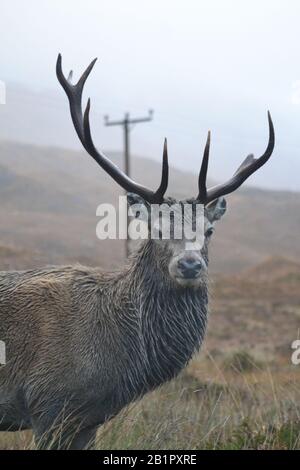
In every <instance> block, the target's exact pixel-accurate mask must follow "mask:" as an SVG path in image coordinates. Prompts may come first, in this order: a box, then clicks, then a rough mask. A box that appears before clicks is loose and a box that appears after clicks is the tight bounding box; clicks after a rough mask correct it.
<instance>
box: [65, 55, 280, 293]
mask: <svg viewBox="0 0 300 470" xmlns="http://www.w3.org/2000/svg"><path fill="white" fill-rule="evenodd" d="M95 62H96V59H94V60H93V61H92V62H91V64H90V65H89V66H88V67H87V69H86V70H85V72H84V73H83V74H82V76H81V77H80V79H79V80H78V82H77V83H76V84H72V83H71V79H72V71H71V72H70V74H69V76H68V78H66V77H65V76H64V74H63V72H62V59H61V55H60V54H59V55H58V58H57V64H56V74H57V78H58V80H59V82H60V84H61V85H62V87H63V89H64V90H65V92H66V94H67V97H68V99H69V104H70V112H71V117H72V121H73V124H74V127H75V130H76V133H77V135H78V137H79V139H80V141H81V143H82V145H83V147H84V148H85V150H86V151H87V152H88V153H89V155H90V156H91V157H92V158H93V159H94V160H95V161H96V162H97V163H98V165H100V166H101V168H103V169H104V170H105V171H106V172H107V173H108V174H109V175H110V176H111V177H112V178H113V179H114V180H115V181H116V182H117V183H118V184H119V185H120V186H121V187H122V188H124V189H125V191H126V192H127V193H128V203H129V205H130V206H134V205H135V206H136V205H138V207H142V206H143V207H144V208H146V211H144V210H143V211H142V210H137V211H136V212H135V216H136V217H138V218H143V217H144V218H145V213H146V215H147V222H148V229H149V232H151V230H152V229H153V227H152V226H151V224H152V225H153V223H154V224H155V223H156V222H157V221H156V220H154V221H153V220H152V222H151V224H149V213H150V211H151V206H152V205H153V204H166V205H168V206H174V204H175V203H176V202H178V203H179V206H182V205H184V204H188V205H192V206H193V205H197V204H201V205H202V206H203V207H204V217H203V234H204V237H203V243H202V245H201V247H196V246H195V249H191V248H190V247H189V249H187V242H188V241H187V240H186V239H185V238H184V237H182V238H181V239H177V238H176V237H174V227H171V230H170V238H169V239H168V240H164V239H162V237H158V239H157V240H154V241H153V240H152V243H154V244H155V245H156V248H157V252H158V259H159V260H160V265H161V269H164V270H165V274H166V275H169V277H170V280H171V281H172V282H175V283H176V284H178V285H179V286H183V287H198V286H200V285H201V283H202V282H203V280H204V279H205V277H206V274H207V265H208V255H207V252H208V244H209V240H210V238H211V235H212V233H213V231H214V225H215V222H216V221H217V220H219V219H220V218H221V217H222V216H223V214H224V213H225V211H226V201H225V199H224V196H225V195H226V194H229V193H232V192H233V191H235V190H236V189H237V188H239V187H240V186H241V185H242V183H243V182H244V181H245V180H246V179H247V178H248V177H249V176H250V175H252V173H254V172H255V171H256V170H258V169H259V168H260V167H261V166H262V165H264V164H265V163H266V162H267V161H268V159H269V158H270V156H271V154H272V152H273V149H274V144H275V135H274V127H273V123H272V119H271V115H270V113H269V112H268V123H269V142H268V146H267V148H266V151H265V152H264V154H263V155H262V156H261V157H259V158H254V156H253V155H252V154H251V155H248V156H247V157H246V159H245V160H244V161H243V163H242V164H241V165H240V166H239V168H238V169H237V171H236V172H235V173H234V175H233V176H232V177H231V178H230V179H229V180H228V181H227V182H225V183H223V184H219V185H216V186H214V187H212V188H209V189H207V186H206V177H207V169H208V160H209V150H210V132H209V133H208V137H207V141H206V145H205V149H204V154H203V159H202V164H201V169H200V173H199V179H198V195H197V196H196V197H193V198H190V199H188V200H186V201H176V200H175V199H173V198H168V197H165V193H166V190H167V187H168V175H169V165H168V151H167V141H166V140H165V142H164V148H163V159H162V173H161V181H160V184H159V186H158V188H157V190H156V191H152V190H150V189H148V188H146V187H145V186H142V185H140V184H138V183H137V182H135V181H134V180H132V179H131V178H130V177H129V176H127V175H126V174H125V173H124V172H123V171H121V170H120V169H119V168H118V167H117V166H116V165H115V164H114V163H112V162H111V161H110V159H109V158H108V157H107V156H106V155H105V154H104V153H103V152H101V151H99V150H97V149H96V147H95V145H94V143H93V139H92V136H91V128H90V99H88V102H87V105H86V108H85V111H84V112H83V110H82V91H83V88H84V84H85V82H86V79H87V78H88V76H89V74H90V72H91V70H92V68H93V66H94V64H95ZM192 219H193V217H192V218H191V220H189V221H188V222H189V223H190V224H192V223H193V220H192ZM176 220H178V219H177V218H176ZM185 222H186V217H185V215H184V214H183V213H182V224H184V223H185ZM177 223H178V222H177ZM172 234H173V235H172Z"/></svg>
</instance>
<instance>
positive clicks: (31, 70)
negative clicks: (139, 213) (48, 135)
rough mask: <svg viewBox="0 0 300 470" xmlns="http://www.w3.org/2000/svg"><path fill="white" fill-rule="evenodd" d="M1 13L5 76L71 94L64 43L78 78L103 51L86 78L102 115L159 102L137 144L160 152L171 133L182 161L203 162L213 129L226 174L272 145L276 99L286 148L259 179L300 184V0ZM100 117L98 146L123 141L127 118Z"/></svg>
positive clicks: (110, 0) (92, 0)
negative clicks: (110, 122)
mask: <svg viewBox="0 0 300 470" xmlns="http://www.w3.org/2000/svg"><path fill="white" fill-rule="evenodd" d="M0 15H1V18H0V21H1V43H0V57H1V72H0V79H1V80H3V81H6V82H8V83H9V82H11V81H14V82H16V81H17V82H20V83H22V84H24V85H27V86H29V87H30V88H31V89H32V90H44V89H45V90H52V91H51V93H54V95H56V94H57V96H59V97H60V98H61V94H62V90H61V88H60V86H59V85H58V83H57V80H56V77H55V73H54V70H55V61H56V57H57V53H58V52H61V53H62V54H63V65H64V68H65V70H66V72H67V71H68V70H69V69H70V68H73V69H74V73H75V77H77V76H78V74H79V73H81V72H82V71H83V69H84V68H85V67H86V66H87V65H88V63H89V62H90V60H91V59H93V58H94V57H96V56H97V57H99V61H98V63H97V64H96V66H95V69H94V70H93V72H92V75H91V77H90V78H89V81H88V82H87V85H86V88H87V89H88V94H89V95H91V97H92V107H93V109H94V110H95V111H96V112H97V116H98V117H99V115H100V117H101V119H102V115H103V114H109V115H110V117H111V118H112V119H119V118H120V117H122V116H123V113H124V112H125V111H130V112H131V114H132V115H133V116H140V115H144V114H145V113H146V114H147V111H148V109H149V108H153V109H154V111H155V112H154V121H153V123H151V124H142V125H139V126H137V127H136V128H135V129H134V130H133V132H132V151H133V152H134V153H136V154H139V155H145V156H150V157H153V158H155V159H160V158H161V153H162V144H163V137H164V136H167V137H168V143H169V156H170V160H171V162H172V163H173V164H175V165H177V166H179V167H182V168H187V169H189V170H191V169H193V170H194V171H198V168H199V164H200V159H201V155H202V151H203V146H204V144H205V139H206V133H207V130H208V129H211V131H212V149H211V166H210V174H211V176H213V177H214V178H217V179H219V180H224V179H225V178H227V177H228V176H229V174H230V173H231V172H232V171H233V170H234V169H235V168H236V166H237V165H238V164H239V163H240V161H241V160H242V159H243V158H244V157H245V156H246V155H247V154H248V153H250V152H254V153H255V154H256V155H257V154H259V153H262V152H263V151H264V149H265V146H266V144H267V135H268V134H267V119H266V111H267V109H270V110H271V113H272V116H273V120H274V125H275V130H276V137H277V145H276V153H275V154H274V158H273V159H272V161H271V162H270V163H269V164H268V167H265V168H263V169H262V170H260V172H259V174H257V175H255V176H254V177H252V178H251V181H250V183H251V184H258V185H260V186H267V187H273V188H291V189H299V190H300V178H299V174H300V156H299V149H300V133H299V129H300V27H299V23H300V2H299V1H298V0H295V1H294V0H286V1H282V0H281V1H279V0H277V1H276V0H272V1H269V0H260V1H258V0H252V1H251V2H244V1H241V0H209V1H208V0H205V1H203V0H198V1H196V0H185V1H174V0H172V1H171V0H160V1H157V0H152V1H151V2H150V1H141V0H139V1H137V0H126V1H121V0H118V1H117V0H107V1H105V2H104V1H99V0H98V1H97V0H84V1H81V2H79V1H77V2H75V1H74V0H72V1H70V0H61V1H58V0H26V1H23V0H2V1H1V12H0ZM297 81H298V82H297ZM0 111H1V109H0ZM67 118H68V117H66V119H67ZM101 122H102V120H101ZM95 124H96V125H95V126H94V127H97V129H95V131H94V134H96V137H95V140H97V143H98V145H99V143H100V142H101V145H102V147H104V148H106V149H113V150H118V149H121V148H122V138H121V137H122V134H121V130H120V129H119V128H114V129H113V128H104V127H102V125H101V126H100V125H99V119H98V120H97V122H95ZM99 131H100V132H99ZM51 143H52V144H53V145H56V142H51ZM75 143H76V139H75V137H74V144H75ZM76 145H77V144H76Z"/></svg>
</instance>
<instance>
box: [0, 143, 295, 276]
mask: <svg viewBox="0 0 300 470" xmlns="http://www.w3.org/2000/svg"><path fill="white" fill-rule="evenodd" d="M110 156H112V159H113V160H114V162H115V163H117V164H120V158H119V156H118V155H116V154H110ZM132 169H133V176H134V177H135V178H136V179H137V180H138V181H139V182H141V183H143V184H146V185H147V186H150V187H151V188H155V187H156V186H157V184H158V182H159V179H160V166H159V165H158V164H157V163H155V162H153V161H150V160H146V159H143V158H135V159H134V160H133V162H132ZM196 192H197V175H192V174H189V173H182V172H181V171H179V170H175V169H172V168H171V171H170V187H169V191H168V193H169V194H170V195H175V196H177V197H179V198H184V197H185V196H193V195H195V194H196ZM119 194H122V191H121V190H120V189H119V187H118V186H117V185H116V184H115V183H114V182H113V181H112V180H111V179H110V178H109V177H108V176H107V175H106V174H105V173H104V172H103V171H102V170H101V169H100V168H99V167H97V165H96V164H95V163H94V162H93V160H92V159H91V158H90V157H89V156H87V155H85V154H84V153H83V152H76V151H71V150H70V151H68V150H62V149H59V148H46V147H38V146H31V145H25V144H16V143H12V142H1V143H0V200H1V205H0V249H1V250H2V256H1V263H2V266H1V268H2V269H8V268H23V267H24V266H36V265H37V264H44V263H66V262H76V261H78V262H81V263H87V264H92V265H101V266H103V267H113V266H116V265H118V264H119V263H120V262H121V261H122V260H123V243H122V242H119V241H118V240H116V241H111V240H109V241H104V242H103V241H99V240H98V239H97V238H96V235H95V228H96V224H97V217H96V215H95V213H96V207H97V206H98V204H99V203H101V202H113V203H116V202H117V196H118V195H119ZM227 201H228V213H227V214H226V216H225V217H224V219H223V220H222V221H221V222H220V223H219V225H218V229H217V231H216V234H215V236H214V240H213V242H212V245H213V246H212V249H211V267H212V270H214V271H217V272H221V273H230V272H231V273H234V272H238V271H240V270H242V269H246V268H251V267H252V266H255V265H257V264H258V263H260V262H262V261H264V260H265V259H266V258H268V257H270V256H277V257H278V256H281V257H287V258H292V259H293V260H300V244H299V232H300V194H298V193H291V192H276V191H263V190H259V189H247V188H246V189H240V190H239V191H237V192H236V193H235V194H233V195H230V196H229V197H228V198H227ZM4 255H5V256H4ZM3 263H4V266H3Z"/></svg>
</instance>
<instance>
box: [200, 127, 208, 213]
mask: <svg viewBox="0 0 300 470" xmlns="http://www.w3.org/2000/svg"><path fill="white" fill-rule="evenodd" d="M209 149H210V131H208V135H207V140H206V145H205V148H204V153H203V158H202V164H201V169H200V173H199V180H198V189H199V194H198V196H197V200H198V201H199V202H201V203H203V204H204V203H205V201H206V197H207V188H206V177H207V169H208V160H209Z"/></svg>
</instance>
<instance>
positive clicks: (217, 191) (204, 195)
mask: <svg viewBox="0 0 300 470" xmlns="http://www.w3.org/2000/svg"><path fill="white" fill-rule="evenodd" d="M268 122H269V143H268V146H267V148H266V151H265V153H264V154H263V155H262V156H261V157H259V158H254V156H253V155H248V157H246V158H245V160H244V161H243V163H242V164H241V165H240V166H239V168H238V169H237V171H236V172H235V173H234V175H233V176H232V178H231V179H230V180H228V181H227V182H226V183H223V184H219V185H217V186H214V187H212V188H210V189H208V190H207V188H206V175H207V167H208V158H209V147H210V133H208V137H207V142H206V146H205V150H204V155H203V159H202V164H201V169H200V173H199V182H198V187H199V194H198V196H197V200H198V201H199V202H201V203H202V204H208V203H209V202H211V201H213V200H214V199H217V198H218V197H220V196H224V195H225V194H229V193H232V192H233V191H235V190H236V189H237V188H239V187H240V186H241V185H242V184H243V182H244V181H245V180H246V179H247V178H249V176H250V175H252V173H254V172H255V171H256V170H258V169H259V168H260V167H261V166H263V165H264V164H265V163H266V162H267V161H268V160H269V158H270V156H271V155H272V152H273V150H274V145H275V133H274V126H273V122H272V119H271V115H270V112H269V111H268Z"/></svg>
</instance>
